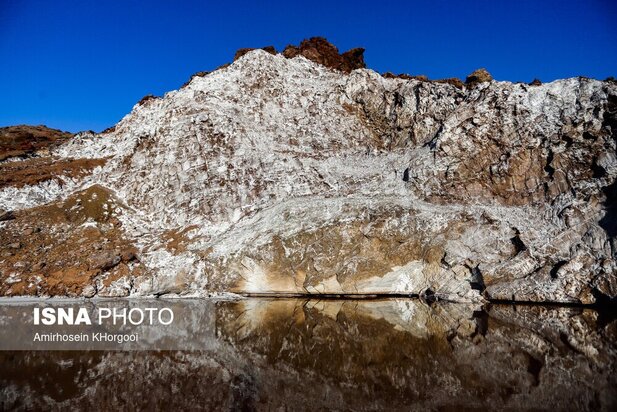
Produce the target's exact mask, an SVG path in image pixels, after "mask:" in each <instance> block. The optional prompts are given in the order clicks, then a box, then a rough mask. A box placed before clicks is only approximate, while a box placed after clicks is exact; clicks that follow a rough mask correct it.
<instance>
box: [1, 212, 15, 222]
mask: <svg viewBox="0 0 617 412" xmlns="http://www.w3.org/2000/svg"><path fill="white" fill-rule="evenodd" d="M12 219H15V215H13V212H11V211H10V210H9V211H6V210H3V209H0V222H5V221H7V220H12Z"/></svg>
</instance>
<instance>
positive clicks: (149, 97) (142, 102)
mask: <svg viewBox="0 0 617 412" xmlns="http://www.w3.org/2000/svg"><path fill="white" fill-rule="evenodd" d="M156 99H159V97H157V96H155V95H153V94H147V95H145V96H144V97H142V98H141V100H140V101H139V102H137V104H138V105H139V106H143V105H145V104H146V103H148V102H149V101H151V100H156Z"/></svg>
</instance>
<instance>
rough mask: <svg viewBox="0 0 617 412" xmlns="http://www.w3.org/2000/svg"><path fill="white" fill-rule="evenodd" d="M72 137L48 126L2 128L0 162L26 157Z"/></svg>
mask: <svg viewBox="0 0 617 412" xmlns="http://www.w3.org/2000/svg"><path fill="white" fill-rule="evenodd" d="M71 137H73V134H71V133H68V132H63V131H61V130H56V129H50V128H49V127H46V126H24V125H20V126H9V127H0V161H2V160H5V159H8V158H10V157H14V156H20V157H26V156H28V155H31V154H33V153H34V152H36V151H37V150H41V149H45V148H48V147H50V146H54V145H58V144H60V143H62V142H64V141H66V140H68V139H70V138H71Z"/></svg>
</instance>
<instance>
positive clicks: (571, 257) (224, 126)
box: [0, 39, 617, 303]
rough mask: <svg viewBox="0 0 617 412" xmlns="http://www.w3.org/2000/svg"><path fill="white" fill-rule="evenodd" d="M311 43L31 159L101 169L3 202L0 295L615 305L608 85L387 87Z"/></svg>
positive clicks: (615, 104) (224, 71)
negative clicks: (341, 297) (406, 298)
mask: <svg viewBox="0 0 617 412" xmlns="http://www.w3.org/2000/svg"><path fill="white" fill-rule="evenodd" d="M311 41H315V39H313V40H311ZM311 41H309V43H307V42H305V43H303V45H301V47H300V48H293V49H289V48H288V49H286V51H285V52H284V54H273V50H267V51H264V50H252V51H244V52H243V53H241V55H240V56H239V57H238V59H237V60H236V61H235V62H234V63H233V64H231V65H229V66H227V67H223V68H220V69H218V70H216V71H214V72H212V73H209V74H204V73H200V74H199V75H196V76H194V77H193V78H192V79H191V81H190V82H189V83H188V84H187V85H185V86H183V87H182V88H181V89H180V90H177V91H172V92H169V93H167V94H166V95H165V96H164V97H163V98H148V99H144V100H143V101H142V102H140V103H139V104H137V105H136V106H135V107H134V108H133V110H132V112H131V113H130V114H128V115H127V116H126V117H125V118H124V119H122V120H121V121H120V122H119V123H118V124H117V125H116V126H115V127H114V128H113V129H110V130H108V131H106V132H104V133H102V134H94V133H81V134H79V135H77V136H75V137H73V138H71V139H69V140H67V141H66V142H64V143H62V144H60V145H57V146H54V147H52V148H51V149H49V151H50V153H49V154H46V153H38V154H36V155H35V156H34V157H35V158H37V157H38V158H41V157H45V156H47V157H49V159H50V161H51V162H73V161H76V160H83V159H103V160H102V161H101V162H104V164H103V165H102V166H96V167H95V168H93V169H91V170H90V171H89V172H88V173H81V174H78V175H77V176H73V175H72V176H64V177H62V178H58V176H55V178H53V179H51V180H43V181H40V182H37V183H36V184H29V185H22V186H19V185H13V186H11V185H7V186H5V187H3V188H2V191H1V192H0V207H2V208H3V209H6V210H9V211H10V212H7V213H5V216H9V215H10V217H11V219H8V218H6V219H5V221H4V222H2V223H0V225H1V226H0V232H1V234H0V239H1V242H2V245H1V250H2V251H3V254H2V256H1V257H0V259H1V260H0V278H1V279H2V285H1V286H0V292H1V294H3V295H65V296H66V295H68V296H95V295H98V296H127V295H131V296H143V295H156V296H160V295H168V294H178V295H209V294H216V293H226V292H235V293H255V294H259V293H280V294H290V293H294V294H295V293H307V294H343V293H345V294H423V295H427V296H430V295H434V296H435V297H438V298H443V299H449V300H455V301H468V300H481V299H507V300H517V301H552V302H581V303H593V302H597V301H606V300H608V299H612V298H615V296H616V295H617V279H616V276H617V264H616V257H617V243H616V240H615V235H616V233H617V227H616V220H617V211H616V208H615V198H616V195H617V189H616V187H617V186H616V183H615V179H616V177H617V158H616V143H617V85H616V84H615V83H614V82H612V81H597V80H592V79H588V78H571V79H565V80H558V81H554V82H551V83H547V84H538V83H535V84H532V85H527V84H521V83H510V82H501V81H494V80H492V79H491V78H490V76H489V75H488V73H486V72H482V71H481V72H478V73H476V75H475V76H472V77H470V78H469V79H468V82H467V83H466V84H465V85H462V84H457V82H455V81H446V82H435V81H428V80H426V79H425V78H421V77H419V78H411V77H410V76H400V77H396V76H391V75H389V76H381V75H380V74H378V73H376V72H374V71H372V70H368V69H364V68H356V69H354V66H353V65H352V66H351V67H349V65H345V64H342V63H341V62H343V63H345V62H346V60H345V59H348V58H349V57H350V56H349V55H346V54H343V55H338V52H336V53H334V55H333V56H330V57H328V56H326V57H327V58H324V56H323V55H322V54H320V53H319V48H313V49H311V48H310V47H308V46H310V45H311V43H310V42H311ZM331 47H333V46H331ZM288 50H291V52H293V53H289V52H288ZM294 50H295V52H294ZM307 50H308V52H307ZM334 50H336V49H334ZM290 54H291V55H290ZM351 54H352V55H353V56H352V57H354V58H356V59H357V58H358V57H359V59H360V63H361V50H360V51H359V52H358V51H357V49H356V50H355V51H353V53H351ZM290 57H292V58H290ZM307 57H308V58H307ZM320 59H321V61H320ZM336 59H338V60H336ZM332 62H334V63H336V64H334V63H332ZM320 63H324V64H320ZM337 65H338V66H337ZM327 66H330V67H327ZM362 66H363V65H362V64H360V65H359V66H358V65H357V64H356V66H355V67H362ZM332 67H336V68H338V69H339V70H337V69H333V68H332ZM32 160H33V159H31V158H27V159H25V160H15V159H9V160H5V161H4V162H3V163H5V165H6V164H11V165H16V164H20V163H18V162H28V161H32ZM39 161H40V159H39ZM84 175H85V176H84ZM16 243H17V244H16ZM7 251H8V252H7Z"/></svg>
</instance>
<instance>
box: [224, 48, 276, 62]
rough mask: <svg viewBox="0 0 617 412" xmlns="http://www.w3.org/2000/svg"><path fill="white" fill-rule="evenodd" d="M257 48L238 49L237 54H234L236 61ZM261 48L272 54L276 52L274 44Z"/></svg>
mask: <svg viewBox="0 0 617 412" xmlns="http://www.w3.org/2000/svg"><path fill="white" fill-rule="evenodd" d="M253 50H256V49H255V48H250V47H247V48H243V49H238V50H237V51H236V54H235V55H234V61H236V60H238V59H239V58H240V57H242V56H244V55H245V54H246V53H248V52H250V51H253ZM261 50H264V51H267V52H268V53H270V54H276V49H275V48H274V46H265V47H261Z"/></svg>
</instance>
